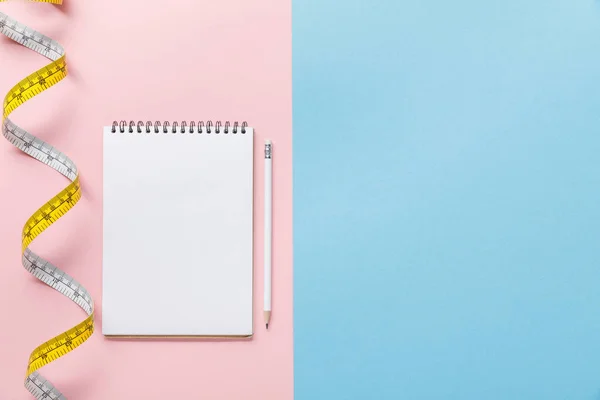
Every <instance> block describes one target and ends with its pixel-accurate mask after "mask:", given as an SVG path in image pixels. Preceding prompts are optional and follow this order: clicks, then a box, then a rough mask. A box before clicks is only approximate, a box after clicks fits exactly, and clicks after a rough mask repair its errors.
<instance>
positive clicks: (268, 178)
mask: <svg viewBox="0 0 600 400" xmlns="http://www.w3.org/2000/svg"><path fill="white" fill-rule="evenodd" d="M272 224H273V148H272V144H271V141H270V140H267V141H266V142H265V237H264V240H265V254H264V257H265V270H264V274H265V287H264V292H265V299H264V300H265V302H264V314H265V325H266V327H267V329H269V321H270V320H271V263H272V259H271V257H272V253H271V252H272V247H271V242H272V239H273V237H272Z"/></svg>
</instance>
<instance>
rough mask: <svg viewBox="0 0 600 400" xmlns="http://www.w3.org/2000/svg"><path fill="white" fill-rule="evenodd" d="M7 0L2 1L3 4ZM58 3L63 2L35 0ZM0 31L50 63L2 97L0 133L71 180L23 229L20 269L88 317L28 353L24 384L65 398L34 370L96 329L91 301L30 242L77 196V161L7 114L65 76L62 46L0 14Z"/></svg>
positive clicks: (45, 395)
mask: <svg viewBox="0 0 600 400" xmlns="http://www.w3.org/2000/svg"><path fill="white" fill-rule="evenodd" d="M3 1H6V0H0V2H3ZM33 1H37V2H42V3H52V4H61V3H62V0H33ZM0 33H2V34H4V35H5V36H7V37H8V38H10V39H12V40H14V41H15V42H17V43H19V44H21V45H23V46H25V47H27V48H29V49H31V50H34V51H36V52H37V53H39V54H41V55H43V56H45V57H46V58H48V59H50V60H51V61H52V62H51V63H50V64H49V65H47V66H45V67H43V68H40V69H39V70H38V71H36V72H34V73H32V74H30V75H29V76H27V77H26V78H25V79H22V80H21V81H20V82H19V83H18V84H16V85H15V86H13V88H12V89H11V90H10V91H9V92H8V94H7V95H6V96H5V98H4V103H3V113H2V116H3V118H2V134H3V135H4V137H5V138H6V139H7V140H8V141H9V142H10V143H12V144H13V145H14V146H15V147H17V148H18V149H20V150H21V151H23V152H24V153H26V154H28V155H30V156H31V157H33V158H35V159H36V160H38V161H40V162H42V163H44V164H46V165H48V166H50V167H51V168H53V169H55V170H56V171H58V172H59V173H61V174H62V175H64V176H65V177H66V178H68V179H69V180H70V181H71V183H70V184H69V185H68V186H67V187H66V188H64V189H63V190H62V191H61V192H60V193H58V194H57V195H55V196H54V197H52V198H51V199H50V200H49V201H47V202H46V203H45V204H44V205H43V206H42V207H40V208H38V210H37V211H36V212H35V213H34V214H33V215H31V217H29V219H28V220H27V222H26V223H25V225H24V227H23V232H22V264H23V267H24V268H25V269H26V270H27V271H28V272H29V273H31V274H32V275H33V276H35V277H36V278H37V279H39V280H40V281H42V282H44V283H45V284H47V285H48V286H50V287H52V288H53V289H55V290H56V291H58V292H59V293H61V294H63V295H64V296H65V297H67V298H69V299H71V300H72V301H73V302H74V303H75V304H77V305H78V306H79V307H81V308H82V309H83V310H84V311H85V312H86V314H88V317H87V318H86V319H85V320H83V321H82V322H80V323H79V324H77V325H76V326H74V327H72V328H70V329H68V330H67V331H65V332H63V333H61V334H60V335H58V336H56V337H54V338H52V339H50V340H49V341H47V342H45V343H42V344H41V345H39V346H38V347H37V348H36V349H35V350H34V351H33V352H32V353H31V355H30V357H29V362H28V365H27V375H26V378H25V387H26V388H27V390H29V392H31V394H33V396H34V397H35V398H37V399H52V400H66V399H65V397H64V396H63V395H62V394H61V393H60V391H59V390H58V389H57V388H56V387H54V386H53V385H52V384H51V383H50V382H49V381H48V380H46V379H45V378H44V377H42V376H41V375H40V374H39V373H38V372H37V370H38V369H39V368H41V367H43V366H44V365H46V364H48V363H50V362H52V361H54V360H56V359H57V358H59V357H61V356H63V355H65V354H67V353H68V352H70V351H72V350H73V349H75V348H76V347H78V346H79V345H81V344H82V343H83V342H85V341H86V340H87V339H88V338H89V337H90V336H91V335H92V334H93V332H94V303H93V301H92V297H91V296H90V294H89V293H88V291H87V290H86V289H85V288H84V287H83V286H82V285H81V284H80V283H79V282H77V281H76V280H75V279H74V278H73V277H71V276H70V275H68V274H67V273H65V272H63V271H61V270H60V269H59V268H58V267H56V266H55V265H53V264H52V263H50V262H48V261H47V260H45V259H43V258H42V257H40V256H38V255H36V254H35V253H34V252H33V251H31V249H29V247H28V246H29V244H30V243H31V242H32V241H33V240H34V239H35V238H36V237H37V236H38V235H39V234H41V233H42V232H43V231H44V230H45V229H46V228H48V227H49V226H50V225H52V224H53V223H54V222H56V221H57V220H58V219H60V218H61V217H62V216H63V215H65V214H66V213H67V212H68V211H69V210H70V209H71V208H72V207H73V206H74V205H75V204H76V203H77V202H78V201H79V199H80V198H81V188H80V185H79V175H78V170H77V167H76V166H75V163H73V161H71V159H70V158H69V157H67V156H66V155H65V154H63V153H62V152H60V151H59V150H57V149H55V148H54V147H53V146H51V145H50V144H48V143H46V142H44V141H43V140H40V139H38V138H37V137H35V136H34V135H32V134H30V133H29V132H27V131H26V130H25V129H23V128H20V127H18V126H17V125H16V124H14V123H13V122H12V121H11V120H10V119H9V118H8V116H9V115H10V114H11V113H12V112H13V111H14V110H15V109H16V108H18V107H19V106H21V105H22V104H23V103H25V102H27V101H28V100H30V99H31V98H33V97H35V96H36V95H38V94H40V93H41V92H43V91H44V90H46V89H48V88H50V87H51V86H53V85H55V84H57V83H58V82H60V81H61V80H63V79H64V78H65V76H66V75H67V64H66V59H65V52H64V49H63V47H62V46H61V45H60V44H59V43H58V42H56V41H54V40H52V39H51V38H49V37H47V36H45V35H42V34H40V33H38V32H36V31H35V30H33V29H31V28H28V27H27V26H25V25H23V24H21V23H19V22H17V21H15V20H13V19H12V18H10V17H8V16H7V15H5V14H3V13H0Z"/></svg>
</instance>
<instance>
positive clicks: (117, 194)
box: [102, 122, 253, 337]
mask: <svg viewBox="0 0 600 400" xmlns="http://www.w3.org/2000/svg"><path fill="white" fill-rule="evenodd" d="M103 170H104V178H103V179H104V181H103V185H104V215H103V224H104V247H103V288H102V294H103V298H102V332H103V334H104V335H107V336H210V337H240V336H251V335H252V327H253V326H252V325H253V324H252V281H253V267H252V256H253V252H252V244H253V238H252V211H253V198H252V197H253V129H252V128H250V127H248V126H247V125H246V124H245V123H244V124H238V123H234V124H229V123H225V124H221V123H216V124H214V125H213V124H212V123H211V122H207V123H206V124H204V123H194V122H190V123H186V122H183V123H177V122H175V123H150V122H148V123H141V122H139V123H133V122H131V123H127V124H125V123H121V124H116V123H114V124H113V125H112V126H109V127H105V128H104V168H103Z"/></svg>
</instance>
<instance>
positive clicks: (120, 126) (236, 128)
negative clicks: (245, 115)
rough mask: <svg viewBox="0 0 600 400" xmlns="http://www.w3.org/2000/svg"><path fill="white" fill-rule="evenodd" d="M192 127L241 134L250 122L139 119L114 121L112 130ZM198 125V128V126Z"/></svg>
mask: <svg viewBox="0 0 600 400" xmlns="http://www.w3.org/2000/svg"><path fill="white" fill-rule="evenodd" d="M188 125H189V127H190V129H189V133H217V134H218V133H226V134H227V133H230V132H231V133H233V134H237V133H238V132H239V133H241V134H245V133H246V128H247V127H248V123H247V122H246V121H244V122H242V124H241V126H240V124H239V122H237V121H236V122H234V123H233V127H232V126H231V123H230V122H229V121H226V122H225V124H224V125H223V124H222V123H221V121H217V122H216V123H215V124H214V127H213V123H212V121H206V124H204V121H198V124H197V125H196V122H195V121H190V122H189V124H188V122H186V121H181V123H179V122H177V121H173V123H170V122H169V121H164V122H162V123H161V122H160V121H156V122H154V124H153V123H152V121H146V122H145V123H144V122H143V121H138V122H137V123H136V122H135V121H129V124H128V123H127V121H124V120H122V121H120V122H117V121H114V122H113V123H112V129H111V132H113V133H116V132H117V130H118V131H119V132H121V133H125V132H129V133H133V132H137V133H142V132H144V131H145V132H146V133H150V132H152V131H154V133H160V131H161V129H162V132H163V133H169V131H170V132H171V133H177V132H181V133H185V131H186V128H187V127H188ZM196 126H197V128H196Z"/></svg>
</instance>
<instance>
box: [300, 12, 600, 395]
mask: <svg viewBox="0 0 600 400" xmlns="http://www.w3.org/2000/svg"><path fill="white" fill-rule="evenodd" d="M293 57H294V60H293V74H294V75H293V77H294V78H293V79H294V224H295V228H294V245H295V248H294V252H295V264H294V269H295V289H294V292H295V388H296V389H295V391H296V399H297V400H309V399H310V400H320V399H374V400H384V399H394V400H398V399H410V400H416V399H467V400H471V399H473V400H482V399H485V400H495V399H498V400H500V399H502V400H506V399H510V400H518V399H524V400H525V399H526V400H536V399H557V400H558V399H561V400H564V399H591V400H597V399H600V290H599V288H600V265H599V264H600V263H599V261H600V250H599V244H600V161H599V156H600V129H599V127H600V5H599V4H598V3H597V2H594V1H592V0H527V1H524V0H518V1H517V0H503V1H495V0H491V1H481V0H456V1H449V0H428V1H416V0H415V1H402V0H345V1H341V0H294V1H293Z"/></svg>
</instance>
